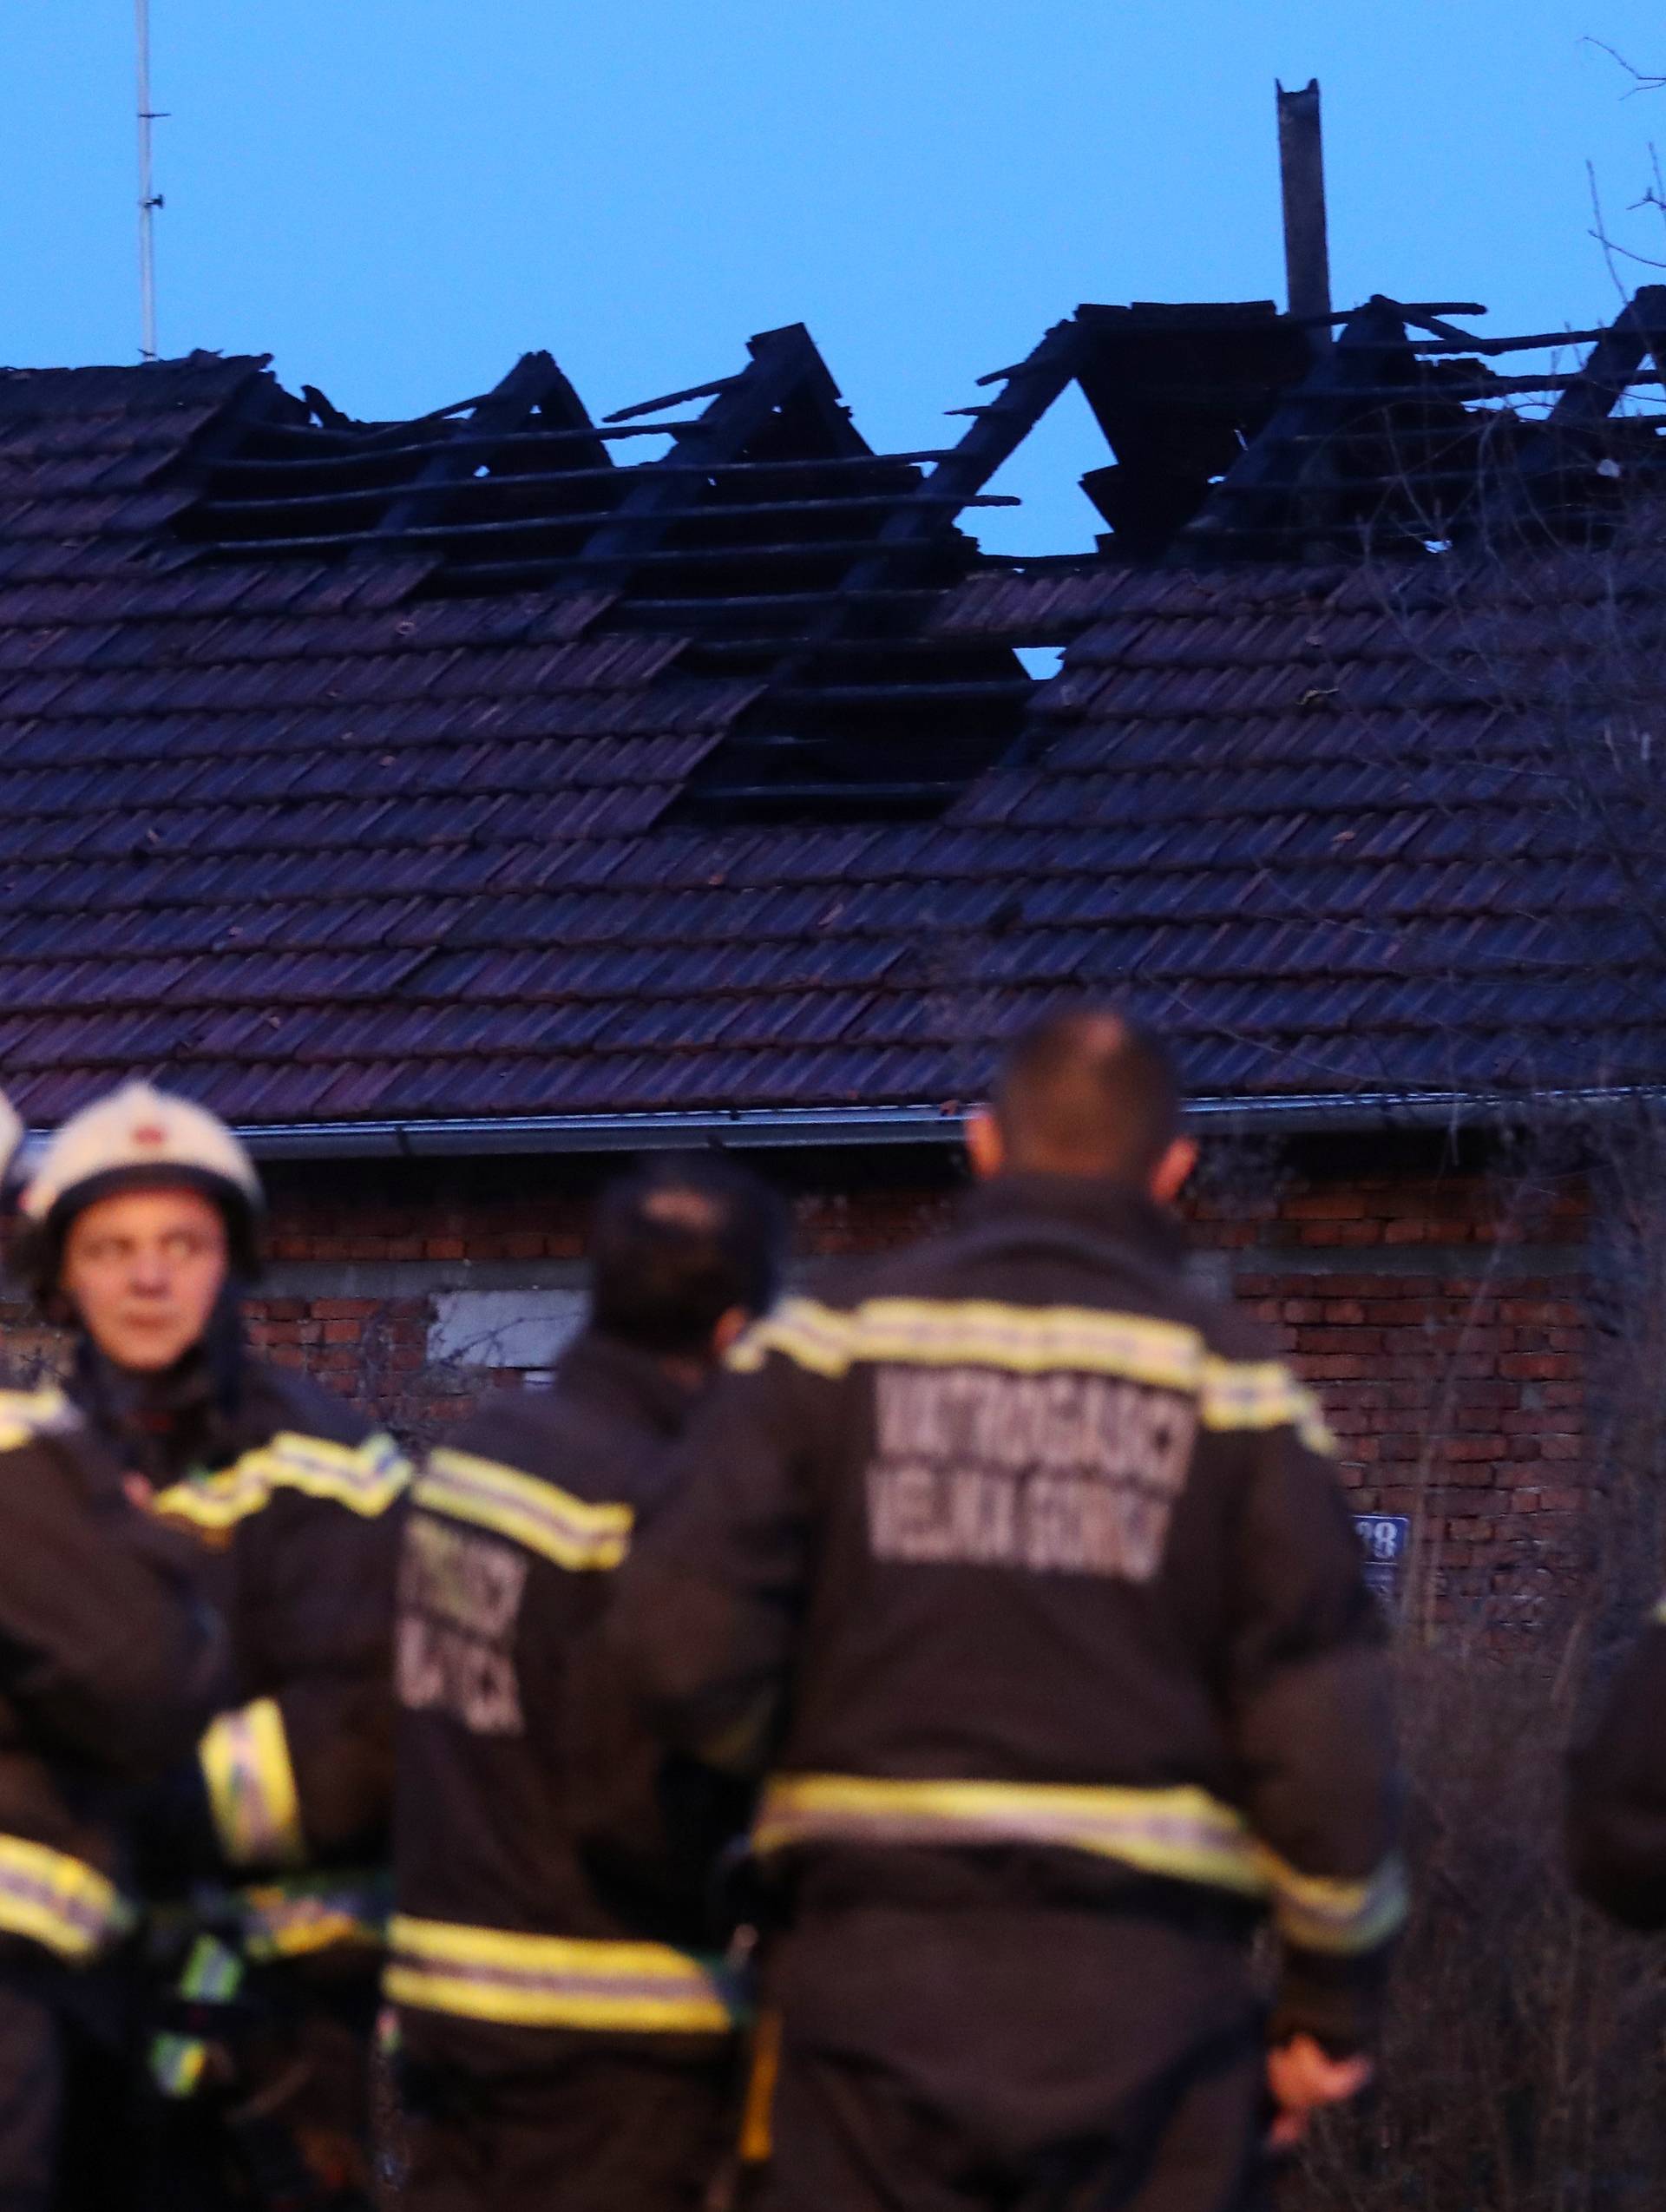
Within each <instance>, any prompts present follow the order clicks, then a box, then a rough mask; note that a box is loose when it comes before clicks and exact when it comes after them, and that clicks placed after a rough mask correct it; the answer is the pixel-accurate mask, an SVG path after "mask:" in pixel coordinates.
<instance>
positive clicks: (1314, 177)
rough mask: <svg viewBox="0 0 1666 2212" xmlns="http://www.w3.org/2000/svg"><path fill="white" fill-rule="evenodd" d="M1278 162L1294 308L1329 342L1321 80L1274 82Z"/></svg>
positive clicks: (1286, 269) (1294, 312)
mask: <svg viewBox="0 0 1666 2212" xmlns="http://www.w3.org/2000/svg"><path fill="white" fill-rule="evenodd" d="M1274 89H1275V90H1276V94H1277V98H1278V166H1279V174H1280V177H1281V180H1282V185H1283V191H1284V279H1285V286H1286V290H1287V292H1288V295H1289V312H1290V313H1291V314H1292V315H1295V316H1297V317H1299V318H1301V319H1302V320H1303V321H1309V322H1311V323H1312V324H1313V325H1315V328H1314V341H1315V345H1326V344H1328V342H1329V338H1328V328H1327V327H1326V325H1325V318H1327V317H1328V315H1329V313H1330V247H1329V243H1328V239H1327V236H1326V231H1325V148H1324V139H1323V135H1322V130H1321V127H1320V121H1319V80H1318V78H1317V77H1314V78H1313V79H1312V80H1311V81H1310V82H1309V83H1308V85H1307V86H1306V87H1305V88H1304V89H1302V91H1300V92H1286V91H1285V89H1284V88H1283V86H1282V84H1278V85H1276V86H1275V88H1274Z"/></svg>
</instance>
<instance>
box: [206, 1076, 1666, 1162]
mask: <svg viewBox="0 0 1666 2212" xmlns="http://www.w3.org/2000/svg"><path fill="white" fill-rule="evenodd" d="M1663 1099H1666V1086H1663V1085H1654V1084H1650V1085H1641V1084H1636V1085H1628V1086H1622V1087H1619V1088H1606V1087H1597V1086H1591V1087H1589V1088H1584V1089H1575V1088H1568V1089H1559V1090H1540V1091H1533V1092H1531V1093H1480V1092H1468V1091H1427V1092H1404V1091H1373V1092H1361V1091H1335V1092H1309V1093H1287V1094H1284V1095H1282V1096H1277V1097H1267V1098H1250V1099H1246V1098H1228V1097H1215V1098H1210V1097H1204V1098H1195V1099H1191V1100H1190V1102H1189V1105H1188V1106H1187V1113H1188V1116H1189V1118H1190V1119H1191V1120H1193V1121H1196V1122H1202V1123H1206V1124H1209V1125H1211V1126H1226V1127H1229V1128H1243V1129H1245V1130H1250V1129H1255V1130H1263V1129H1269V1128H1276V1129H1290V1130H1296V1131H1301V1130H1315V1131H1331V1130H1335V1131H1339V1132H1341V1131H1348V1130H1360V1131H1368V1130H1388V1129H1395V1128H1401V1129H1406V1128H1421V1129H1427V1128H1454V1129H1455V1128H1459V1127H1474V1126H1478V1125H1483V1124H1486V1123H1494V1124H1496V1123H1501V1122H1510V1121H1514V1120H1519V1119H1522V1118H1523V1117H1524V1116H1525V1115H1526V1114H1527V1113H1532V1114H1534V1115H1543V1114H1545V1113H1550V1114H1552V1115H1554V1116H1555V1117H1556V1118H1558V1119H1567V1120H1577V1119H1581V1118H1582V1117H1584V1116H1585V1115H1587V1114H1589V1113H1592V1112H1595V1111H1598V1110H1608V1111H1611V1110H1613V1109H1615V1108H1617V1107H1619V1106H1626V1105H1633V1106H1635V1105H1643V1104H1649V1105H1657V1104H1659V1103H1660V1102H1661V1101H1662V1100H1663ZM966 1114H967V1107H966V1106H963V1105H961V1104H957V1103H950V1104H948V1105H941V1106H935V1105H917V1106H790V1107H780V1108H770V1109H764V1110H756V1111H754V1110H736V1111H733V1112H723V1111H710V1110H708V1111H705V1112H698V1113H595V1114H577V1113H574V1114H559V1113H540V1114H491V1115H479V1116H454V1117H443V1118H442V1117H436V1118H434V1119H397V1120H357V1121H275V1122H272V1121H268V1122H245V1123H240V1124H239V1125H238V1132H237V1133H238V1135H239V1137H241V1138H242V1139H243V1141H244V1142H245V1144H246V1145H248V1147H249V1149H250V1151H251V1152H253V1153H255V1154H256V1155H257V1156H258V1157H259V1158H260V1159H457V1158H464V1157H474V1158H479V1157H481V1156H482V1155H483V1154H487V1153H516V1152H519V1153H535V1152H655V1151H666V1150H677V1149H683V1148H692V1149H699V1148H700V1147H702V1146H705V1145H727V1146H731V1147H733V1148H734V1149H735V1150H737V1151H769V1150H778V1149H781V1148H783V1147H787V1146H798V1147H810V1146H821V1145H869V1146H873V1145H953V1144H956V1143H958V1142H959V1140H960V1137H961V1131H962V1129H963V1127H964V1126H965V1120H966Z"/></svg>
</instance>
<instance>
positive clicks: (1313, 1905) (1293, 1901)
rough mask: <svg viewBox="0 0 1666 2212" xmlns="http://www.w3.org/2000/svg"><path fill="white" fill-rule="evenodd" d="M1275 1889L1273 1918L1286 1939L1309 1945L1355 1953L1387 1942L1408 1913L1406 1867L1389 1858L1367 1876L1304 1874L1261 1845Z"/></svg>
mask: <svg viewBox="0 0 1666 2212" xmlns="http://www.w3.org/2000/svg"><path fill="white" fill-rule="evenodd" d="M1261 1857H1262V1863H1263V1866H1264V1867H1265V1868H1266V1870H1267V1878H1268V1881H1269V1885H1270V1887H1271V1889H1272V1894H1273V1923H1274V1926H1276V1928H1277V1930H1278V1932H1279V1933H1280V1934H1281V1935H1282V1937H1283V1938H1284V1940H1285V1941H1286V1942H1287V1943H1294V1944H1298V1945H1300V1946H1301V1947H1302V1949H1303V1950H1305V1951H1329V1952H1335V1953H1341V1954H1342V1955H1344V1956H1351V1955H1353V1954H1354V1953H1359V1952H1361V1951H1374V1950H1375V1949H1376V1947H1377V1946H1378V1945H1379V1944H1381V1943H1386V1942H1387V1940H1388V1938H1389V1937H1390V1936H1391V1935H1393V1934H1394V1933H1395V1931H1396V1930H1397V1929H1398V1928H1399V1927H1400V1924H1401V1923H1402V1921H1403V1920H1405V1918H1406V1910H1407V1895H1406V1871H1405V1868H1404V1867H1402V1866H1401V1864H1400V1861H1399V1860H1398V1859H1389V1860H1386V1861H1384V1863H1383V1864H1382V1865H1381V1867H1378V1868H1377V1870H1376V1872H1375V1873H1374V1874H1371V1875H1369V1876H1368V1878H1367V1879H1366V1880H1365V1881H1340V1880H1337V1879H1335V1877H1332V1876H1327V1875H1323V1874H1301V1873H1298V1871H1297V1870H1296V1868H1295V1867H1292V1866H1289V1865H1287V1864H1286V1863H1285V1861H1283V1860H1282V1859H1280V1858H1278V1857H1277V1856H1276V1854H1274V1853H1273V1852H1271V1851H1269V1850H1266V1849H1264V1848H1263V1851H1262V1854H1261Z"/></svg>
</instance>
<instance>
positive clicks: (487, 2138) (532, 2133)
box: [398, 2046, 735, 2212]
mask: <svg viewBox="0 0 1666 2212" xmlns="http://www.w3.org/2000/svg"><path fill="white" fill-rule="evenodd" d="M401 2076H402V2098H401V2103H402V2106H403V2110H402V2114H401V2120H402V2130H401V2133H402V2142H401V2144H400V2147H399V2150H400V2156H399V2163H400V2164H401V2166H402V2167H403V2190H402V2192H401V2194H400V2196H399V2198H398V2202H399V2204H400V2207H401V2212H699V2208H700V2207H701V2205H702V2204H703V2203H704V2202H705V2198H706V2194H707V2191H708V2189H709V2188H710V2186H711V2183H712V2176H713V2175H714V2174H715V2173H716V2171H717V2169H718V2166H719V2164H720V2163H721V2161H722V2158H723V2154H724V2151H725V2147H726V2144H727V2141H728V2137H729V2134H730V2132H731V2112H732V2104H733V2092H734V2086H735V2083H734V2060H733V2058H732V2055H731V2053H730V2052H729V2051H727V2049H726V2048H725V2050H724V2051H723V2052H722V2054H721V2055H720V2056H717V2057H714V2058H712V2059H711V2060H709V2061H706V2060H695V2061H688V2060H675V2059H667V2058H654V2057H653V2055H652V2054H651V2053H645V2054H640V2055H639V2054H638V2053H636V2052H634V2051H619V2050H617V2049H614V2048H613V2047H611V2046H610V2047H608V2048H606V2049H599V2050H597V2051H594V2052H589V2053H582V2052H581V2053H580V2054H578V2055H576V2056H571V2057H564V2058H562V2059H561V2061H559V2062H558V2063H556V2064H553V2065H551V2066H550V2067H548V2069H541V2070H540V2071H536V2072H527V2073H517V2074H507V2075H506V2074H495V2075H473V2074H469V2073H467V2072H465V2071H462V2069H460V2068H457V2067H452V2066H436V2065H433V2064H423V2063H422V2062H420V2061H415V2060H412V2059H410V2058H407V2059H406V2060H405V2061H404V2062H403V2065H402V2068H401Z"/></svg>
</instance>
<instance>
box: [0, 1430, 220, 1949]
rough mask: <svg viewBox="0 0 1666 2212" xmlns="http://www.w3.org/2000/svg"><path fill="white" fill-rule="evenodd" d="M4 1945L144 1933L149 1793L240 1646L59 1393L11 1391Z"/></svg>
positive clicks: (0, 1663)
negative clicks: (140, 1886)
mask: <svg viewBox="0 0 1666 2212" xmlns="http://www.w3.org/2000/svg"><path fill="white" fill-rule="evenodd" d="M0 1557H3V1559H4V1565H5V1571H4V1573H3V1575H0V1937H3V1938H4V1939H6V1940H8V1941H16V1940H21V1941H23V1942H24V1943H26V1944H28V1945H30V1946H39V1947H40V1948H41V1949H42V1950H43V1951H45V1952H47V1953H50V1954H51V1955H52V1956H54V1957H56V1958H58V1959H64V1960H67V1961H69V1962H70V1963H72V1964H75V1965H82V1964H86V1963H88V1962H89V1961H91V1960H93V1959H96V1958H97V1957H98V1956H99V1955H100V1954H101V1953H102V1952H104V1951H106V1950H107V1949H108V1947H109V1946H111V1945H112V1944H113V1943H114V1942H115V1940H117V1939H118V1938H119V1937H120V1936H121V1935H122V1934H123V1933H126V1931H127V1930H128V1927H129V1926H131V1925H132V1923H133V1920H134V1901H133V1898H132V1895H131V1888H130V1866H129V1860H130V1843H131V1829H132V1826H133V1821H134V1814H135V1810H136V1807H137V1801H138V1797H139V1795H140V1793H141V1789H144V1788H145V1787H146V1786H148V1785H150V1784H153V1783H154V1782H156V1781H157V1780H158V1779H159V1778H160V1776H161V1775H162V1774H163V1773H164V1772H165V1771H166V1770H167V1769H168V1768H169V1767H170V1766H172V1765H173V1764H174V1762H176V1761H178V1760H180V1758H183V1757H185V1756H188V1754H189V1751H190V1749H191V1746H192V1744H193V1743H194V1742H195V1740H196V1736H197V1734H198V1731H199V1730H200V1729H201V1727H202V1726H203V1724H204V1723H205V1722H206V1721H207V1718H208V1716H209V1715H210V1714H211V1713H212V1712H213V1710H214V1708H215V1705H216V1704H217V1703H218V1702H219V1701H220V1698H221V1697H223V1696H224V1694H225V1687H226V1682H225V1665H226V1645H225V1639H224V1637H223V1636H222V1634H221V1633H220V1628H219V1625H218V1623H217V1622H216V1621H215V1619H214V1618H213V1615H212V1614H211V1613H210V1612H209V1611H207V1609H206V1608H205V1607H204V1606H203V1605H201V1604H200V1602H199V1600H198V1598H197V1596H196V1594H195V1591H194V1589H193V1579H192V1576H191V1572H190V1562H189V1559H188V1558H187V1556H186V1554H185V1551H184V1547H183V1546H180V1544H179V1543H178V1542H177V1540H176V1539H174V1538H172V1537H170V1536H169V1535H168V1533H167V1531H165V1530H163V1529H161V1528H158V1527H156V1526H154V1523H152V1522H151V1521H150V1520H148V1518H147V1517H146V1515H145V1514H144V1513H142V1512H141V1511H140V1510H138V1509H137V1508H136V1507H135V1506H133V1505H132V1504H130V1503H129V1501H128V1499H127V1498H126V1497H125V1496H124V1495H123V1493H122V1488H121V1468H120V1467H119V1465H118V1464H117V1463H115V1462H114V1461H111V1460H108V1459H107V1457H106V1455H105V1454H104V1452H103V1451H102V1447H100V1446H99V1445H98V1444H97V1443H96V1442H95V1440H94V1439H93V1437H92V1436H91V1435H90V1434H89V1431H88V1430H87V1428H86V1427H85V1425H84V1424H83V1423H82V1421H80V1419H79V1418H78V1416H77V1415H76V1414H75V1409H74V1408H73V1407H72V1406H71V1405H70V1403H69V1401H68V1399H66V1398H65V1397H64V1396H63V1395H62V1393H61V1392H60V1391H58V1390H57V1389H56V1388H49V1389H43V1390H39V1391H30V1392H21V1391H6V1392H3V1393H0ZM0 1947H3V1946H0Z"/></svg>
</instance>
